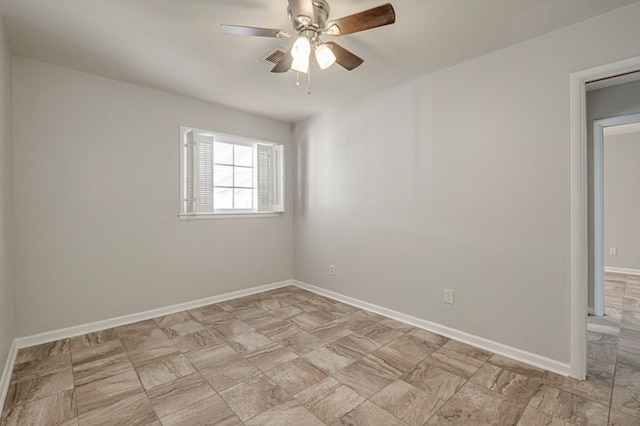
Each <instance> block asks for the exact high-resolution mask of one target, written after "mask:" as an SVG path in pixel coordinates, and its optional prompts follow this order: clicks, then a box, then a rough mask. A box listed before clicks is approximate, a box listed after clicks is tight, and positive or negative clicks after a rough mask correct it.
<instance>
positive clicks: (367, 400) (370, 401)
mask: <svg viewBox="0 0 640 426" xmlns="http://www.w3.org/2000/svg"><path fill="white" fill-rule="evenodd" d="M392 383H393V382H392ZM405 383H406V382H405ZM385 387H386V386H385ZM382 389H384V388H382ZM382 389H380V390H379V391H378V392H376V393H374V394H373V395H371V397H369V398H365V400H364V401H362V402H361V403H360V404H358V405H357V406H356V407H355V408H353V410H351V411H349V412H348V413H346V414H344V415H342V416H341V417H340V418H339V419H338V420H340V419H341V418H342V417H345V416H347V415H349V414H351V413H352V412H353V411H355V410H356V409H357V408H358V407H360V406H361V405H362V404H364V403H365V402H369V403H371V404H373V405H375V406H376V407H378V408H379V409H381V410H383V411H385V412H387V413H389V414H390V415H392V416H393V417H394V418H395V419H397V420H398V421H400V423H402V424H404V425H406V426H411V425H410V424H409V423H407V422H405V421H404V420H402V419H401V418H400V417H398V416H396V415H395V414H393V413H392V412H390V411H389V410H387V409H386V408H383V407H381V406H379V405H378V404H376V403H375V402H373V401H372V400H371V398H373V397H374V396H375V395H377V394H378V393H380V392H382ZM416 389H417V388H416ZM435 398H436V399H437V400H438V401H440V402H442V400H441V399H440V398H437V397H435ZM443 405H444V404H443ZM441 408H442V407H441ZM439 410H440V409H438V411H439ZM435 415H436V413H433V414H432V415H431V416H429V418H428V419H427V421H426V422H425V423H424V425H426V424H427V423H428V422H429V420H431V417H433V416H435Z"/></svg>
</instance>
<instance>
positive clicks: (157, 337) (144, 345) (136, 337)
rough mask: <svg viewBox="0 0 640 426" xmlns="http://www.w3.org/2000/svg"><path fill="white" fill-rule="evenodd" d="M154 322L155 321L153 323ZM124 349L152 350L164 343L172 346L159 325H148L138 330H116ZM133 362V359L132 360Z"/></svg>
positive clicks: (135, 350)
mask: <svg viewBox="0 0 640 426" xmlns="http://www.w3.org/2000/svg"><path fill="white" fill-rule="evenodd" d="M154 324H155V323H154ZM118 334H119V335H120V341H121V342H122V345H123V346H124V349H125V350H126V351H127V352H129V353H131V352H137V353H141V352H144V351H149V350H154V349H156V348H159V347H163V346H165V345H169V346H172V345H173V344H172V343H171V340H169V338H168V337H167V336H166V335H165V334H164V332H163V331H162V330H161V329H160V328H159V327H155V326H154V327H149V328H145V329H142V330H140V331H137V330H134V331H128V332H127V331H125V332H118ZM132 362H133V360H132Z"/></svg>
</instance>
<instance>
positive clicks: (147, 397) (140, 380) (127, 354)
mask: <svg viewBox="0 0 640 426" xmlns="http://www.w3.org/2000/svg"><path fill="white" fill-rule="evenodd" d="M156 327H157V325H156ZM158 329H160V331H162V333H163V334H164V335H165V336H166V333H164V331H163V330H162V329H161V328H160V327H158ZM167 338H168V337H167ZM118 339H120V337H119V336H118ZM168 339H169V338H168ZM169 340H170V341H171V343H172V344H173V345H174V346H175V343H173V341H172V340H171V339H169ZM120 344H122V341H120ZM122 345H123V349H124V353H125V355H126V356H127V359H128V360H129V364H130V365H131V368H132V369H133V372H134V373H135V374H136V377H137V378H138V384H139V385H140V389H142V392H143V393H144V396H145V398H146V399H147V402H148V403H149V405H150V406H151V409H152V410H153V414H155V416H156V419H157V420H158V421H160V423H162V421H161V420H160V416H158V413H157V412H156V407H155V406H154V405H153V403H152V402H151V399H150V398H149V394H147V390H146V389H145V387H144V385H143V384H142V379H141V378H140V375H139V374H138V370H136V367H135V366H134V365H133V361H131V357H130V356H129V351H128V350H127V349H126V348H125V347H124V344H122ZM176 349H178V351H180V348H178V347H177V346H176ZM180 353H182V351H180ZM187 360H188V361H189V362H191V360H189V359H188V358H187ZM109 377H111V376H109ZM91 411H93V410H91ZM89 412H90V411H89ZM79 418H80V412H78V419H79ZM78 421H79V420H78Z"/></svg>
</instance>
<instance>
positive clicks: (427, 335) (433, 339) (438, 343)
mask: <svg viewBox="0 0 640 426" xmlns="http://www.w3.org/2000/svg"><path fill="white" fill-rule="evenodd" d="M409 334H410V335H411V336H415V337H417V338H419V339H422V340H424V341H426V342H430V343H431V344H432V345H433V347H434V348H436V350H437V349H440V348H441V347H443V346H444V345H445V344H447V342H448V341H449V340H451V339H449V338H447V337H444V336H441V335H439V334H436V333H432V332H430V331H427V330H423V329H420V328H415V329H413V330H411V331H410V332H409Z"/></svg>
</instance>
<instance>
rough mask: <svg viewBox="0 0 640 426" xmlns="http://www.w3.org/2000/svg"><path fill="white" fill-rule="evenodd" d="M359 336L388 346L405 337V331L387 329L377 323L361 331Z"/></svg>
mask: <svg viewBox="0 0 640 426" xmlns="http://www.w3.org/2000/svg"><path fill="white" fill-rule="evenodd" d="M359 334H361V335H363V336H365V337H367V338H369V339H371V340H375V341H376V342H378V343H380V344H381V345H386V344H387V343H389V342H391V341H393V340H395V339H397V338H398V337H400V336H402V335H404V331H402V330H398V329H396V328H391V327H387V326H386V325H384V324H381V323H379V322H378V323H376V324H373V325H371V326H369V327H366V328H363V329H362V330H360V331H359Z"/></svg>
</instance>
